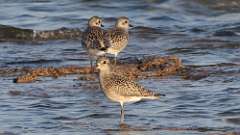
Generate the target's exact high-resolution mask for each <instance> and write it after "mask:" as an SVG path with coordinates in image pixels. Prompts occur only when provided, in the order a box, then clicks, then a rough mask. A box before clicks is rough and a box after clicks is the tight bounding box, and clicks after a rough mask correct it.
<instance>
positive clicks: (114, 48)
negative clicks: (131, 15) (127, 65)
mask: <svg viewBox="0 0 240 135" xmlns="http://www.w3.org/2000/svg"><path fill="white" fill-rule="evenodd" d="M129 27H132V25H131V24H130V23H129V19H128V18H127V17H119V18H118V19H117V22H116V23H115V26H114V28H112V29H109V30H107V31H106V32H105V34H104V43H105V44H106V46H108V48H107V53H109V54H113V55H114V57H115V64H116V61H117V55H118V53H120V52H121V51H122V50H123V49H124V48H125V47H126V46H127V44H128V37H129V34H128V29H129Z"/></svg>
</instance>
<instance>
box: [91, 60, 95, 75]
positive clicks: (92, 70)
mask: <svg viewBox="0 0 240 135" xmlns="http://www.w3.org/2000/svg"><path fill="white" fill-rule="evenodd" d="M90 64H91V73H93V72H94V69H93V60H92V59H90Z"/></svg>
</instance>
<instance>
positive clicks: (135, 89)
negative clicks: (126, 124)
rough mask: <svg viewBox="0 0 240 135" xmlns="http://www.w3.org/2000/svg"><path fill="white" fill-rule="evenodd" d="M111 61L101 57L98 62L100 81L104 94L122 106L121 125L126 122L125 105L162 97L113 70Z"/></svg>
mask: <svg viewBox="0 0 240 135" xmlns="http://www.w3.org/2000/svg"><path fill="white" fill-rule="evenodd" d="M111 66H112V65H110V61H109V59H107V58H106V57H101V58H99V59H98V60H97V69H99V80H100V85H101V88H102V89H103V92H104V94H105V95H106V96H107V97H108V98H109V99H110V100H112V101H114V102H119V103H120V105H121V123H123V121H124V103H126V102H137V101H140V100H144V99H150V100H154V99H159V98H160V96H161V95H163V94H159V93H154V92H152V91H150V90H148V89H145V88H144V87H142V86H141V85H139V84H137V83H135V82H134V81H132V80H130V79H128V78H127V77H124V76H122V75H120V74H119V73H117V72H116V71H115V72H113V70H112V69H111V68H112V67H111Z"/></svg>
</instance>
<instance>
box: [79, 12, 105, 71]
mask: <svg viewBox="0 0 240 135" xmlns="http://www.w3.org/2000/svg"><path fill="white" fill-rule="evenodd" d="M102 26H103V25H102V19H101V18H100V17H98V16H93V17H91V18H90V19H89V21H88V27H87V29H86V30H85V31H84V32H83V34H82V46H83V48H85V49H86V50H87V51H88V54H89V58H90V62H91V69H92V71H93V63H92V61H93V60H95V59H96V58H97V57H98V56H101V55H104V54H105V50H106V47H105V45H104V38H103V34H104V31H103V29H101V27H102Z"/></svg>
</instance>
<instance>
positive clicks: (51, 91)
mask: <svg viewBox="0 0 240 135" xmlns="http://www.w3.org/2000/svg"><path fill="white" fill-rule="evenodd" d="M0 13H1V14H0V24H5V25H12V26H16V27H20V28H29V29H34V30H51V29H57V28H60V27H67V28H80V29H83V28H85V24H86V21H87V19H88V18H89V17H90V16H93V15H98V16H102V17H103V18H104V20H105V26H106V28H108V27H111V26H112V25H113V23H114V20H115V17H117V16H122V15H126V16H128V17H129V18H130V19H131V22H132V24H133V25H134V26H135V27H134V28H133V29H131V30H130V32H131V34H130V43H129V46H128V47H127V48H126V49H125V50H124V52H123V53H121V54H120V57H121V58H124V57H142V56H145V55H162V56H163V55H177V56H178V57H180V58H181V59H182V60H183V63H184V65H186V66H192V67H194V68H197V69H198V68H201V69H204V70H205V71H206V72H209V73H211V74H210V75H208V76H205V77H202V78H200V79H199V78H198V79H191V78H190V79H183V78H182V77H181V76H177V75H176V76H170V77H164V78H150V79H144V80H139V83H141V84H143V85H144V86H146V87H148V88H150V89H153V90H155V91H159V92H161V93H164V94H166V95H167V96H166V97H163V98H162V99H161V100H160V101H148V102H140V103H135V104H130V105H126V108H125V109H126V121H125V122H126V125H127V127H121V126H119V118H120V117H119V113H120V106H119V104H115V103H112V102H110V101H109V100H108V99H106V97H105V96H104V95H103V93H102V91H101V89H100V88H99V87H98V83H97V82H96V81H80V80H78V79H77V78H78V77H79V76H80V75H69V76H63V77H60V78H57V79H56V78H48V77H45V78H40V80H38V81H37V82H34V83H29V84H15V83H12V80H13V78H15V77H16V76H1V77H0V90H1V91H0V134H17V135H18V134H58V135H61V134H63V135H67V134H69V135H74V134H89V133H90V134H144V135H145V134H149V135H150V134H151V135H152V134H169V135H170V134H182V135H186V134H221V133H225V132H228V133H230V132H238V133H239V132H240V128H239V127H240V104H239V103H240V98H239V97H240V83H239V82H240V69H239V64H240V35H239V34H240V20H239V18H240V2H239V1H238V0H141V1H140V0H139V1H132V2H122V1H118V0H117V1H111V0H101V1H99V0H91V1H86V0H69V1H64V0H60V1H55V0H41V1H31V0H22V1H16V0H1V1H0ZM87 64H89V61H88V58H87V55H86V53H85V51H84V50H83V49H82V47H81V44H80V41H78V40H58V41H57V40H56V41H42V42H36V43H33V42H24V43H22V42H20V43H19V42H1V43H0V65H1V67H10V68H12V67H39V66H43V67H49V66H54V67H59V66H66V65H87ZM89 85H91V87H89ZM13 91H20V93H18V94H14V92H13ZM126 125H125V126H126Z"/></svg>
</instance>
